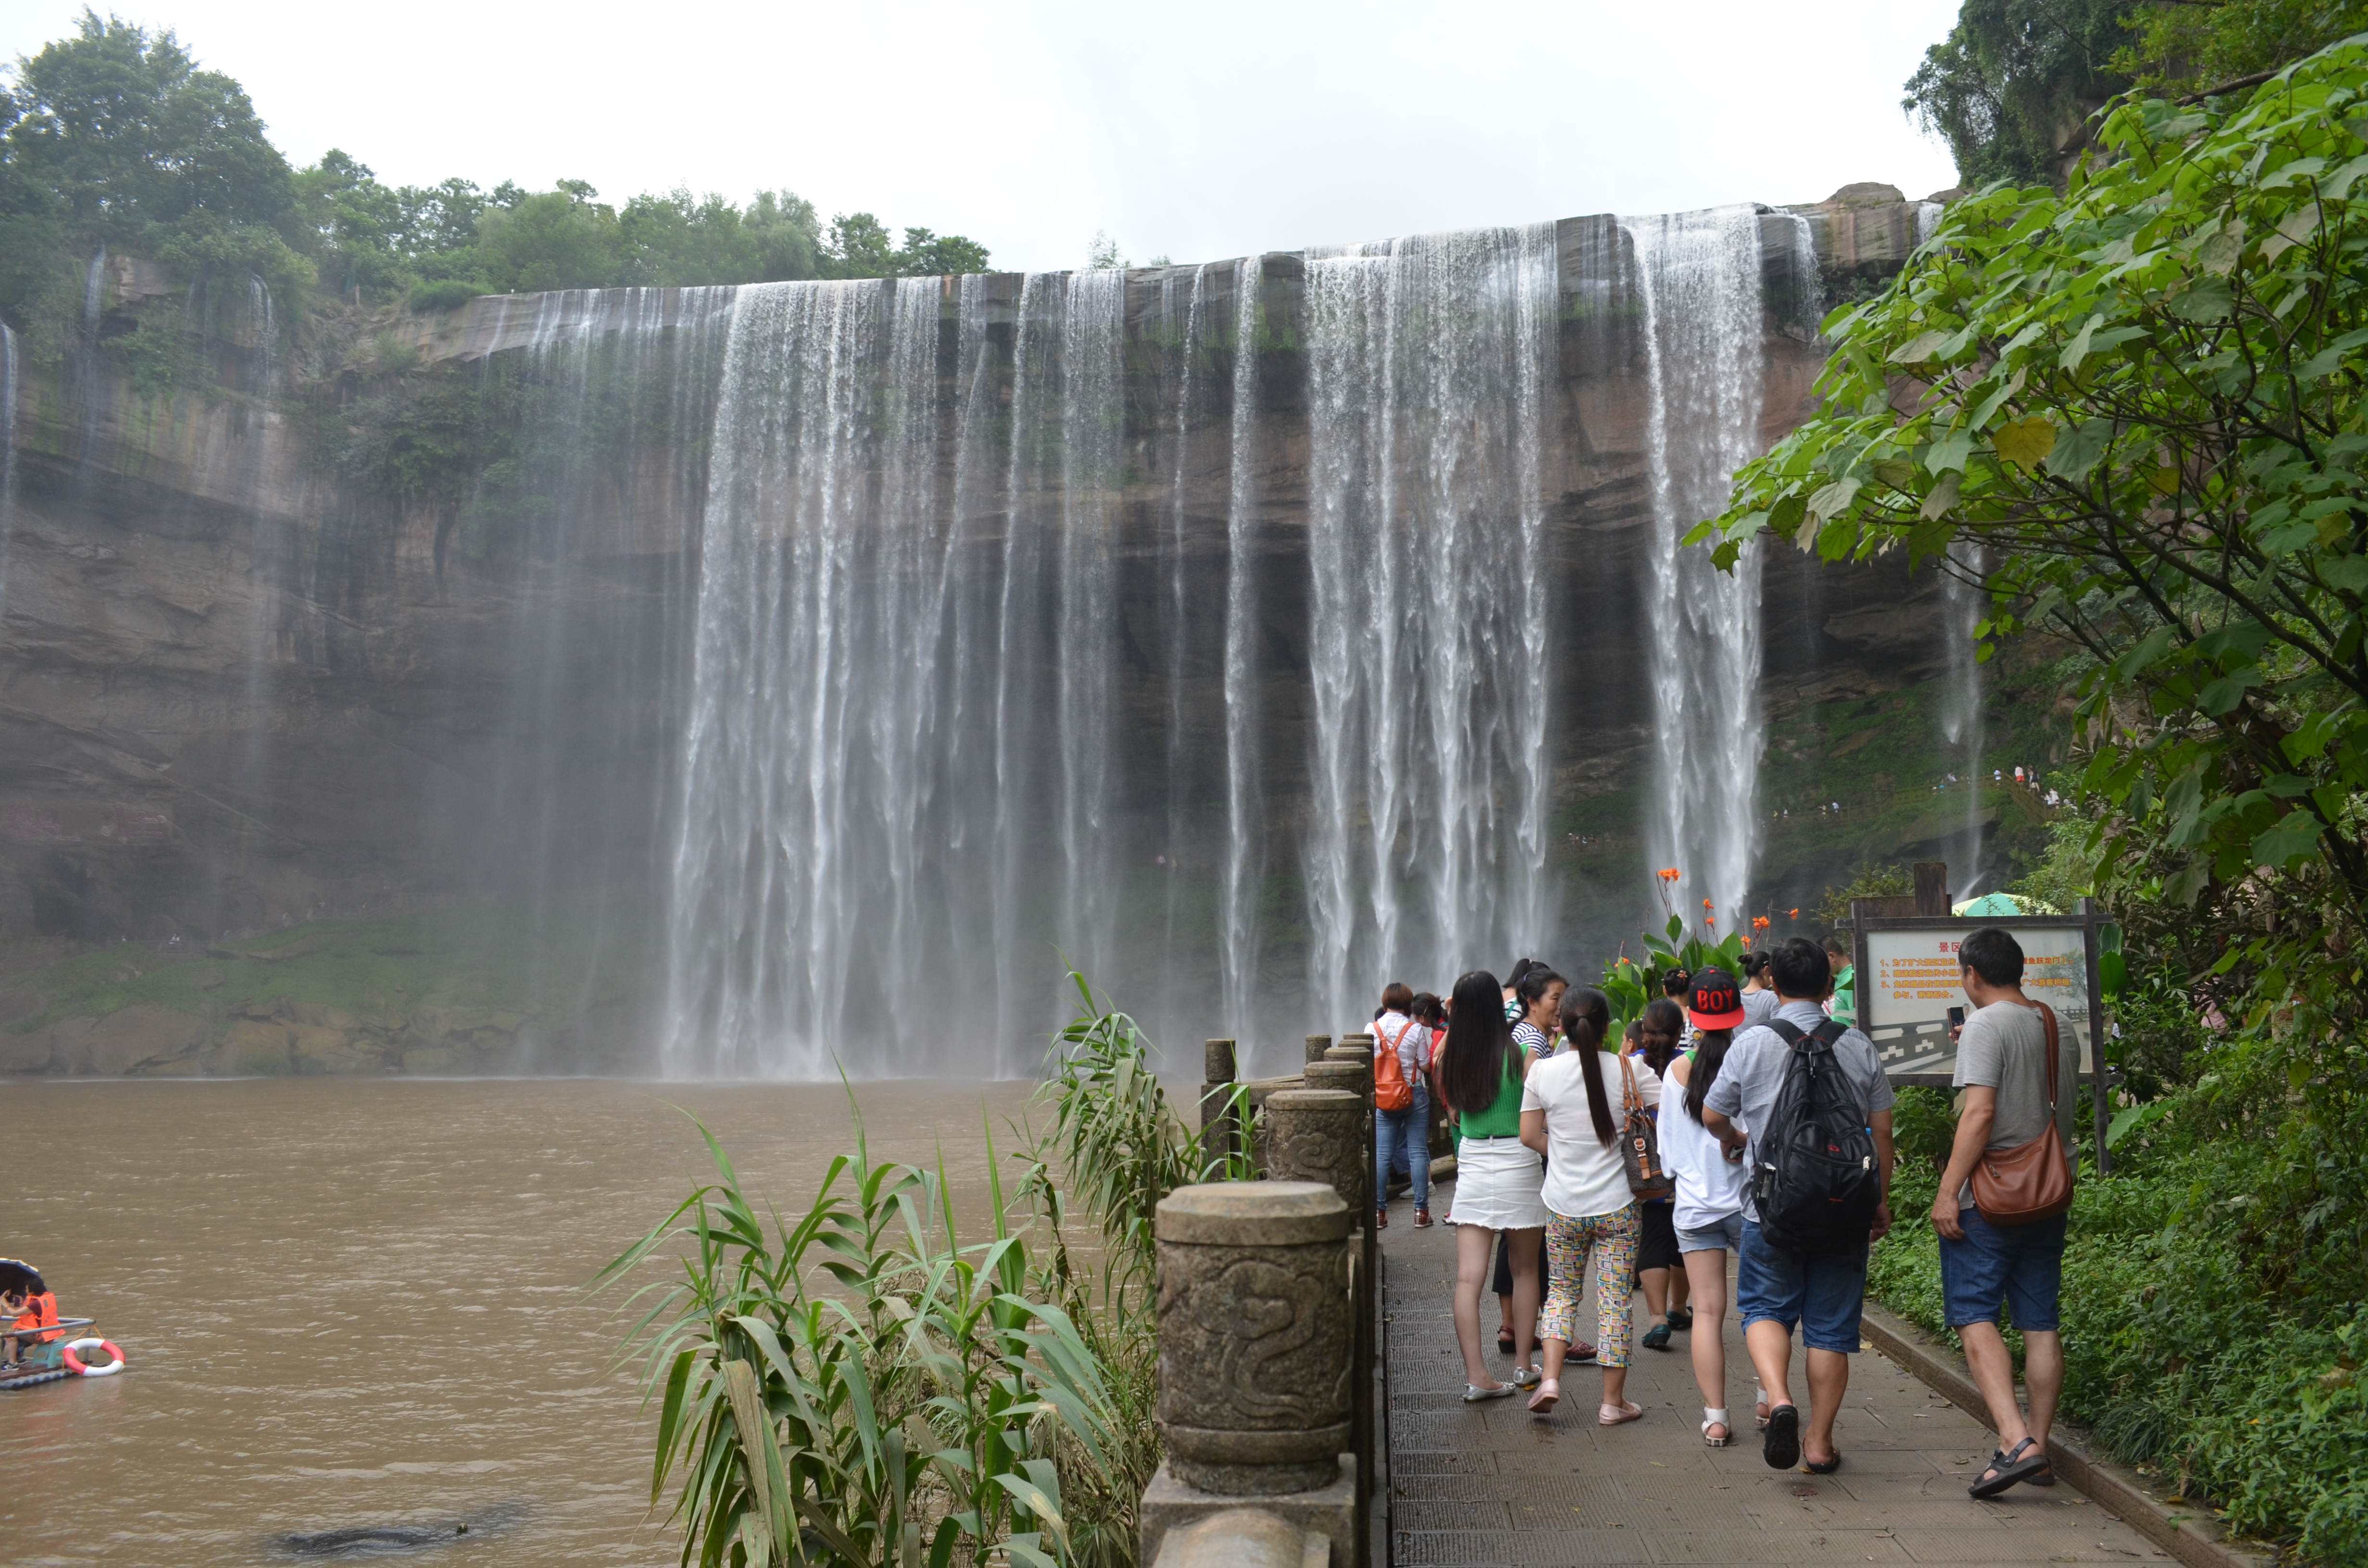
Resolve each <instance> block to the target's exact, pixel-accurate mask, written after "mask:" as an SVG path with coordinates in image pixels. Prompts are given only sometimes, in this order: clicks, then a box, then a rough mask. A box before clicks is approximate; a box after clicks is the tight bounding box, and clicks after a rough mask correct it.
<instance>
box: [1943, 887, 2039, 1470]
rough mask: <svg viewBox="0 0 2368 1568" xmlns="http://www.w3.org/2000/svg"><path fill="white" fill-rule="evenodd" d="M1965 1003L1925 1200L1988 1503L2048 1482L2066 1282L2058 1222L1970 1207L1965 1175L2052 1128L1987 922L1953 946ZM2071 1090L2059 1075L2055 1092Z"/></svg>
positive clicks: (2019, 998)
mask: <svg viewBox="0 0 2368 1568" xmlns="http://www.w3.org/2000/svg"><path fill="white" fill-rule="evenodd" d="M1957 956H1958V958H1959V959H1960V960H1963V962H1964V986H1965V999H1966V1000H1967V1001H1969V1002H1971V1003H1973V1005H1974V1006H1975V1007H1976V1008H1978V1009H1979V1011H1977V1012H1975V1014H1974V1015H1973V1017H1970V1018H1967V1019H1966V1020H1965V1024H1964V1028H1963V1030H1962V1031H1960V1033H1959V1036H1958V1040H1957V1074H1956V1083H1957V1085H1958V1086H1959V1087H1960V1088H1962V1089H1963V1090H1964V1103H1963V1106H1962V1108H1960V1110H1959V1111H1958V1115H1957V1136H1956V1141H1955V1142H1954V1143H1952V1145H1951V1147H1950V1150H1949V1165H1948V1169H1947V1170H1945V1171H1943V1172H1942V1173H1941V1189H1940V1192H1939V1194H1938V1195H1937V1196H1936V1197H1934V1199H1932V1228H1933V1229H1934V1230H1935V1231H1937V1232H1939V1233H1940V1236H1941V1292H1942V1295H1943V1297H1944V1298H1945V1302H1944V1304H1945V1307H1946V1315H1947V1317H1948V1320H1949V1326H1950V1327H1951V1328H1952V1329H1955V1330H1956V1331H1957V1338H1958V1340H1959V1341H1960V1342H1961V1343H1962V1344H1963V1345H1964V1347H1965V1361H1966V1364H1967V1365H1968V1366H1969V1367H1970V1368H1971V1369H1972V1370H1973V1374H1974V1381H1975V1383H1977V1384H1979V1385H1980V1387H1981V1391H1982V1398H1983V1400H1984V1401H1985V1402H1986V1403H1987V1404H1988V1405H1989V1408H1990V1424H1991V1425H1992V1426H1996V1427H1997V1428H1998V1452H1997V1453H1995V1454H1993V1455H1992V1456H1991V1457H1990V1462H1989V1464H1988V1465H1987V1467H1986V1468H1985V1469H1984V1470H1983V1471H1982V1473H1981V1474H1980V1475H1979V1476H1978V1477H1977V1478H1975V1482H1974V1483H1973V1485H1972V1487H1971V1488H1970V1489H1969V1490H1971V1491H1972V1493H1973V1494H1974V1495H1975V1496H1976V1497H1995V1496H1997V1495H1998V1494H1999V1493H2001V1492H2004V1491H2005V1490H2006V1489H2007V1488H2008V1487H2009V1486H2012V1485H2014V1484H2015V1483H2018V1482H2023V1481H2031V1480H2035V1479H2038V1478H2041V1477H2047V1476H2052V1473H2053V1472H2052V1471H2050V1469H2049V1466H2048V1462H2047V1431H2048V1427H2049V1426H2050V1425H2051V1424H2052V1423H2053V1422H2054V1421H2055V1401H2056V1398H2057V1396H2058V1395H2059V1394H2061V1393H2062V1392H2063V1391H2064V1336H2063V1335H2062V1334H2061V1333H2060V1332H2058V1328H2057V1323H2058V1317H2057V1311H2056V1298H2057V1295H2058V1292H2059V1290H2060V1287H2061V1285H2062V1282H2063V1277H2064V1218H2065V1217H2064V1216H2063V1215H2061V1214H2058V1215H2055V1216H2054V1217H2053V1218H2051V1219H2045V1220H2032V1221H2027V1222H2025V1223H2022V1224H2017V1225H1994V1224H1991V1223H1990V1222H1989V1221H1987V1220H1985V1219H1984V1218H1983V1217H1982V1214H1981V1211H1980V1210H1978V1209H1976V1208H1975V1206H1974V1198H1973V1175H1974V1169H1975V1166H1976V1165H1980V1164H1981V1161H1982V1156H1983V1155H1984V1154H1986V1153H1989V1152H1990V1151H1991V1150H1993V1149H2000V1150H2002V1149H2012V1148H2016V1147H2018V1146H2020V1145H2021V1144H2024V1143H2028V1142H2031V1141H2032V1139H2034V1138H2037V1137H2039V1136H2041V1135H2042V1134H2043V1133H2044V1134H2048V1135H2050V1136H2053V1135H2055V1115H2054V1112H2053V1111H2052V1109H2051V1108H2050V1107H2049V1104H2048V1096H2047V1025H2046V1023H2045V1021H2044V1018H2043V1017H2042V1015H2041V1014H2040V1013H2039V1011H2038V1010H2037V1007H2036V1006H2035V1005H2034V1004H2033V1003H2032V1001H2031V999H2030V998H2029V997H2027V996H2025V995H2024V994H2022V947H2021V943H2019V942H2017V941H2016V940H2015V939H2014V937H2012V936H2011V935H2009V933H2008V932H2006V931H2005V930H2002V929H2001V928H1999V927H1998V926H1984V927H1983V928H1982V929H1980V930H1978V931H1975V932H1974V933H1973V934H1972V935H1971V936H1969V937H1966V938H1965V939H1964V943H1963V944H1962V945H1961V946H1960V947H1959V949H1958V951H1957ZM2069 1086H2070V1085H2068V1084H2067V1083H2066V1082H2064V1081H2063V1079H2062V1077H2061V1075H2060V1072H2059V1080H2058V1089H2059V1092H2061V1091H2062V1090H2063V1089H2065V1088H2068V1087H2069ZM2001 1303H2003V1304H2005V1305H2007V1306H2008V1307H2009V1308H2010V1309H2011V1310H2012V1312H2013V1314H2014V1326H2015V1327H2017V1328H2019V1329H2021V1331H2022V1341H2023V1376H2024V1383H2025V1386H2026V1387H2027V1388H2028V1389H2029V1391H2030V1395H2031V1412H2030V1416H2029V1419H2028V1421H2026V1420H2025V1418H2024V1415H2023V1412H2022V1410H2021V1408H2020V1407H2019V1406H2018V1405H2017V1403H2016V1401H2015V1394H2014V1360H2013V1358H2012V1357H2010V1356H2009V1355H2008V1354H2007V1348H2006V1340H2005V1337H2004V1336H2003V1335H2001V1334H2000V1332H1999V1330H1998V1308H1999V1306H2000V1304H2001Z"/></svg>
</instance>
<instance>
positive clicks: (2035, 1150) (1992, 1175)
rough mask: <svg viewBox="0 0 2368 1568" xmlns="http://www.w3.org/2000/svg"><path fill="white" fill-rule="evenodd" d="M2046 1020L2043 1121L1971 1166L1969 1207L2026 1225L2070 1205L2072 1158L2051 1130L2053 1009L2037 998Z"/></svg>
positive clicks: (2055, 1050) (1993, 1219)
mask: <svg viewBox="0 0 2368 1568" xmlns="http://www.w3.org/2000/svg"><path fill="white" fill-rule="evenodd" d="M2037 1006H2038V1009H2039V1017H2040V1021H2041V1022H2042V1023H2044V1024H2045V1025H2046V1026H2047V1126H2046V1127H2045V1129H2044V1130H2043V1131H2041V1132H2040V1134H2039V1136H2038V1137H2036V1138H2034V1139H2032V1141H2031V1142H2028V1143H2018V1144H2016V1145H2015V1146H2014V1147H2013V1148H2011V1149H1992V1150H1989V1151H1988V1152H1987V1153H1984V1154H1983V1155H1982V1158H1981V1163H1980V1164H1979V1165H1975V1167H1974V1183H1973V1186H1974V1207H1975V1208H1976V1209H1978V1210H1981V1213H1982V1218H1983V1219H1985V1220H1987V1221H1989V1222H1990V1223H1991V1224H1993V1225H2028V1224H2030V1223H2031V1222H2032V1221H2034V1220H2052V1219H2054V1218H2055V1216H2056V1215H2058V1214H2061V1213H2063V1212H2064V1211H2065V1210H2067V1209H2069V1208H2071V1207H2072V1162H2071V1160H2070V1159H2069V1158H2068V1157H2067V1156H2066V1154H2065V1153H2064V1140H2063V1139H2062V1138H2061V1137H2059V1136H2058V1135H2057V1134H2056V1131H2055V1090H2056V1076H2057V1058H2058V1057H2059V1055H2060V1054H2061V1051H2060V1050H2059V1047H2058V1040H2059V1036H2058V1034H2057V1032H2056V1027H2055V1008H2053V1007H2051V1006H2048V1005H2047V1004H2046V1003H2044V1002H2041V1003H2039V1004H2037Z"/></svg>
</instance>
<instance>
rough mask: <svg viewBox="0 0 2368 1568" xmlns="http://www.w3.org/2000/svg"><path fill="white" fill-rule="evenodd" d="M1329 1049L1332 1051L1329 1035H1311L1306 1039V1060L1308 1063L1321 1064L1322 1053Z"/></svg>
mask: <svg viewBox="0 0 2368 1568" xmlns="http://www.w3.org/2000/svg"><path fill="white" fill-rule="evenodd" d="M1331 1049H1332V1037H1331V1036H1330V1035H1328V1034H1312V1035H1309V1036H1308V1037H1307V1060H1308V1061H1310V1062H1321V1061H1323V1060H1324V1053H1325V1052H1326V1051H1329V1050H1331Z"/></svg>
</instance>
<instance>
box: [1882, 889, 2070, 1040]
mask: <svg viewBox="0 0 2368 1568" xmlns="http://www.w3.org/2000/svg"><path fill="white" fill-rule="evenodd" d="M2005 924H2007V923H2006V922H2004V921H1996V920H1990V921H1981V920H1969V921H1966V922H1965V923H1964V925H1962V926H1946V925H1942V924H1941V923H1939V922H1932V921H1927V922H1921V923H1919V926H1920V928H1918V929H1913V930H1884V929H1881V928H1879V927H1878V928H1877V929H1874V930H1871V931H1869V932H1867V933H1866V935H1865V937H1863V940H1864V942H1865V944H1866V948H1865V951H1866V960H1865V964H1866V967H1865V969H1864V970H1863V971H1861V975H1860V979H1859V985H1858V994H1859V1015H1860V1020H1859V1021H1860V1027H1861V1028H1864V1029H1865V1030H1866V1034H1867V1038H1868V1039H1870V1040H1873V1041H1874V1049H1875V1050H1876V1051H1877V1052H1879V1053H1880V1054H1881V1055H1882V1057H1883V1064H1884V1070H1885V1071H1886V1072H1889V1073H1893V1074H1917V1075H1918V1076H1922V1075H1924V1074H1936V1075H1939V1076H1941V1077H1946V1076H1948V1075H1949V1074H1952V1073H1953V1072H1954V1071H1955V1069H1956V1065H1957V1048H1956V1046H1955V1044H1954V1043H1953V1042H1952V1041H1951V1040H1950V1039H1949V1009H1950V1008H1952V1007H1968V1008H1969V1007H1970V1006H1971V1005H1970V1004H1969V1003H1967V1002H1966V1000H1965V990H1964V965H1963V964H1962V963H1961V962H1960V961H1959V960H1958V958H1957V949H1958V947H1959V945H1960V944H1961V943H1963V942H1964V939H1965V937H1968V936H1970V935H1971V934H1972V933H1973V932H1975V930H1977V929H1979V928H1980V927H1981V926H1986V925H2005ZM2012 929H2013V932H2014V939H2015V940H2016V941H2017V942H2018V943H2020V944H2021V947H2022V992H2023V994H2024V995H2026V996H2028V997H2030V998H2031V999H2032V1001H2034V1002H2045V1003H2046V1004H2048V1005H2049V1006H2052V1007H2054V1008H2055V1017H2056V1022H2057V1024H2058V1026H2059V1028H2060V1029H2061V1031H2062V1033H2063V1035H2064V1040H2065V1043H2066V1045H2070V1044H2072V1043H2074V1042H2075V1041H2077V1042H2078V1046H2079V1051H2078V1056H2077V1057H2075V1058H2074V1060H2075V1061H2076V1062H2087V1061H2089V1060H2090V1057H2089V1049H2088V1048H2089V966H2088V959H2087V941H2088V931H2087V929H2086V928H2085V927H2083V926H2044V925H2039V924H2036V923H2032V924H2028V925H2026V924H2024V923H2023V922H2022V921H2020V920H2018V921H2015V922H2013V924H2012Z"/></svg>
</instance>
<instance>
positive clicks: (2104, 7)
mask: <svg viewBox="0 0 2368 1568" xmlns="http://www.w3.org/2000/svg"><path fill="white" fill-rule="evenodd" d="M2130 8H2131V7H2130V6H2129V5H2128V4H2127V3H2126V0H1965V6H1964V9H1963V10H1962V11H1960V12H1959V13H1958V15H1957V25H1956V26H1955V27H1954V28H1951V29H1950V32H1949V36H1948V37H1947V38H1946V39H1944V40H1941V42H1939V43H1936V44H1934V45H1933V46H1932V47H1931V49H1930V51H1927V52H1926V53H1925V56H1924V63H1923V64H1922V65H1920V66H1918V68H1917V71H1916V74H1915V75H1914V76H1912V77H1910V78H1909V79H1908V82H1907V99H1906V101H1905V103H1904V104H1903V106H1902V107H1904V108H1907V109H1908V110H1910V111H1912V112H1913V113H1914V114H1916V116H1917V117H1918V119H1920V120H1921V121H1922V122H1923V125H1924V127H1925V129H1926V130H1928V131H1930V132H1932V134H1934V135H1936V136H1939V137H1940V138H1941V139H1942V140H1943V141H1945V142H1948V143H1949V150H1950V152H1951V153H1953V154H1954V155H1955V157H1956V160H1957V177H1958V178H1959V179H1960V180H1962V181H1964V183H1965V184H1966V185H1969V186H1981V185H1987V184H1988V183H1989V182H1990V181H1992V180H1997V179H2010V180H2013V181H2015V182H2017V183H2018V184H2032V183H2036V182H2039V181H2053V180H2055V178H2056V177H2057V175H2058V173H2059V170H2060V166H2061V153H2060V152H2059V151H2058V150H2059V149H2061V148H2063V147H2066V145H2068V144H2071V143H2072V142H2074V141H2075V140H2076V139H2077V138H2078V135H2079V133H2080V128H2081V126H2082V124H2083V122H2084V121H2086V120H2087V119H2088V118H2089V115H2090V114H2091V113H2093V112H2094V111H2095V110H2096V108H2098V106H2099V105H2100V104H2102V103H2103V102H2104V101H2105V100H2106V99H2107V98H2109V97H2112V95H2113V94H2114V93H2116V92H2118V91H2120V90H2121V89H2122V88H2123V87H2124V86H2127V85H2129V84H2128V82H2127V80H2126V79H2125V78H2123V77H2122V76H2120V75H2118V74H2116V72H2115V69H2114V56H2115V55H2116V54H2117V53H2118V52H2119V51H2120V50H2121V48H2122V45H2123V18H2124V17H2125V16H2126V15H2127V14H2128V12H2129V10H2130Z"/></svg>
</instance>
